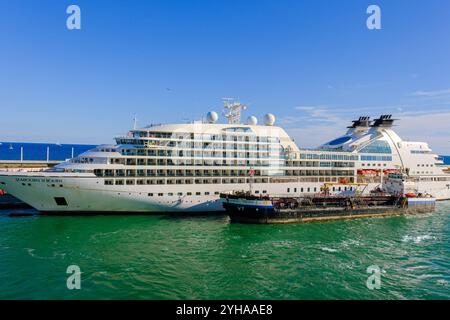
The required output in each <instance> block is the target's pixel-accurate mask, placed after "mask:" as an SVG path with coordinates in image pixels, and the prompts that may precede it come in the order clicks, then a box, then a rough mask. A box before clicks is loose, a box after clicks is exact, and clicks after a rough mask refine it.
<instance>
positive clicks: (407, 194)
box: [405, 192, 417, 198]
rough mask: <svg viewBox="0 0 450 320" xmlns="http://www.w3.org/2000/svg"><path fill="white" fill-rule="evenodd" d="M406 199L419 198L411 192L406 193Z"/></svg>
mask: <svg viewBox="0 0 450 320" xmlns="http://www.w3.org/2000/svg"><path fill="white" fill-rule="evenodd" d="M405 197H407V198H416V197H417V194H415V193H412V192H410V193H405Z"/></svg>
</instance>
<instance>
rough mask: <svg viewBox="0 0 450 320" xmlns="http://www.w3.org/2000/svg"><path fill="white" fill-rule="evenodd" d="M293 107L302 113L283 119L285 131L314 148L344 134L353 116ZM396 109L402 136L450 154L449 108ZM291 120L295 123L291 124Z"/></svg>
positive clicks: (328, 110) (296, 139) (439, 151)
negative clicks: (299, 115)
mask: <svg viewBox="0 0 450 320" xmlns="http://www.w3.org/2000/svg"><path fill="white" fill-rule="evenodd" d="M295 109H296V110H299V111H302V112H303V113H305V115H304V116H301V117H297V116H294V117H288V118H284V119H288V120H289V121H287V122H286V124H289V125H290V126H289V127H290V128H287V129H286V131H287V132H288V133H289V134H290V135H291V136H292V137H293V138H294V139H295V141H296V142H297V144H298V146H299V147H305V148H314V147H317V146H319V145H321V144H323V143H325V142H327V141H330V140H332V139H334V138H336V137H338V136H340V135H343V134H344V133H345V132H346V126H347V125H349V124H350V122H351V120H353V119H351V118H350V117H349V115H345V116H344V115H338V114H337V113H336V111H333V110H331V109H329V108H326V107H323V106H317V107H313V106H301V107H296V108H295ZM339 110H340V109H339ZM373 110H376V109H373ZM403 110H405V109H403ZM407 110H408V109H407ZM397 111H398V113H397V114H395V115H394V117H395V118H397V119H399V121H398V122H397V123H396V127H395V131H396V132H398V134H399V135H400V136H401V137H402V138H403V139H405V140H413V141H424V142H427V143H428V144H429V145H430V147H431V148H432V149H433V150H434V151H435V152H436V153H438V154H443V155H450V111H446V110H445V111H433V112H430V111H429V110H421V111H405V112H402V109H401V108H398V110H397ZM308 118H309V120H308ZM281 122H283V121H281ZM294 124H295V125H296V126H297V127H295V128H294V127H293V125H294Z"/></svg>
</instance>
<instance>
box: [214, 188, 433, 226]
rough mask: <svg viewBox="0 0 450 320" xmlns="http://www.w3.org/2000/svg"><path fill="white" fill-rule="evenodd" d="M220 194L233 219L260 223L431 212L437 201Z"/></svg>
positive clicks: (387, 196)
mask: <svg viewBox="0 0 450 320" xmlns="http://www.w3.org/2000/svg"><path fill="white" fill-rule="evenodd" d="M220 196H221V198H222V203H223V207H224V209H225V210H226V212H227V214H228V215H229V217H230V220H231V222H239V223H257V224H269V223H278V224H280V223H301V222H313V221H327V220H338V219H355V218H368V217H386V216H396V215H405V214H419V213H431V212H433V211H434V210H435V205H436V199H435V198H433V197H431V196H428V195H413V196H409V197H407V196H404V195H401V196H399V195H391V194H386V193H378V194H370V195H365V196H347V197H345V196H330V195H316V196H311V197H271V196H256V195H252V194H250V193H248V192H246V193H244V192H238V193H231V194H225V193H223V194H221V195H220Z"/></svg>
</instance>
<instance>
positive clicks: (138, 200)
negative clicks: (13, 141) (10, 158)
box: [0, 173, 377, 213]
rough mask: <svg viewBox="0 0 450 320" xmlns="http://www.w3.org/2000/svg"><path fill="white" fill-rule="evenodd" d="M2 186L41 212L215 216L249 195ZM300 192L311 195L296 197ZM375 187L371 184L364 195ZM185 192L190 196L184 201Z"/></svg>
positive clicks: (38, 181)
mask: <svg viewBox="0 0 450 320" xmlns="http://www.w3.org/2000/svg"><path fill="white" fill-rule="evenodd" d="M0 182H4V183H5V184H4V185H1V188H4V189H5V190H6V191H7V192H8V193H10V194H12V195H13V196H15V197H16V198H18V199H20V200H22V201H24V202H25V203H27V204H29V205H31V206H32V207H34V208H36V209H37V210H39V211H43V212H104V213H111V212H137V213H138V212H141V213H151V212H155V213H157V212H191V213H192V212H215V211H224V209H223V207H222V202H221V199H220V197H219V194H220V193H222V192H231V191H238V190H242V191H247V190H249V185H248V184H217V185H206V184H203V185H201V184H200V185H144V186H142V185H132V186H116V185H111V186H107V185H104V184H103V179H99V178H97V177H95V176H74V175H62V176H55V175H49V174H47V173H36V174H35V175H30V173H2V174H0ZM322 186H323V183H276V184H267V183H261V184H252V190H253V192H258V193H260V194H262V193H263V192H264V193H267V194H270V195H286V194H289V195H291V196H292V195H294V194H298V195H304V194H311V195H312V194H314V193H317V192H320V188H321V187H322ZM302 187H303V189H304V190H307V189H308V188H309V190H310V191H311V192H310V193H300V192H294V190H296V191H297V190H298V191H299V190H301V188H302ZM375 187H377V185H376V184H373V185H371V186H368V187H366V188H365V190H364V191H365V192H369V190H372V189H374V188H375ZM288 189H289V190H290V192H289V193H288V192H287V190H288ZM314 190H315V192H314ZM188 192H190V193H192V195H186V194H187V193H188ZM349 192H350V191H349ZM179 193H182V194H183V195H181V196H180V195H178V194H179ZM205 193H209V194H207V195H205ZM149 194H151V196H149ZM158 194H162V196H159V195H158ZM169 194H173V195H169ZM55 198H64V199H65V202H66V203H67V204H66V205H58V204H57V202H56V201H55Z"/></svg>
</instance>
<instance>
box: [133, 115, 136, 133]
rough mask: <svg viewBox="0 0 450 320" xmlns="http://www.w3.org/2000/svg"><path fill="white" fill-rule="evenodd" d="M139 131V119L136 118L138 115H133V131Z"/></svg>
mask: <svg viewBox="0 0 450 320" xmlns="http://www.w3.org/2000/svg"><path fill="white" fill-rule="evenodd" d="M136 129H137V117H136V113H135V114H133V130H136Z"/></svg>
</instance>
